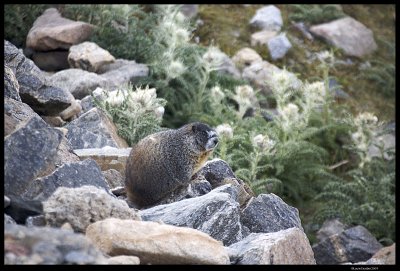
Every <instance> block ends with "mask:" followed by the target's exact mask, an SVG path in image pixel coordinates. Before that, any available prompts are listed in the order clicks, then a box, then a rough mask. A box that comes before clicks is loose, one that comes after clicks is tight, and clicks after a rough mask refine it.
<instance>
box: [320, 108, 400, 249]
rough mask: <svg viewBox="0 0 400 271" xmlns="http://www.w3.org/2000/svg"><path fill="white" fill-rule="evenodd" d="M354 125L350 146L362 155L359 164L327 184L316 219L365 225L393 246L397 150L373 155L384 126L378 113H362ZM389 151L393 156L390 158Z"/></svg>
mask: <svg viewBox="0 0 400 271" xmlns="http://www.w3.org/2000/svg"><path fill="white" fill-rule="evenodd" d="M353 125H354V128H355V131H354V132H353V133H351V139H352V142H351V144H350V146H349V148H350V149H351V150H352V151H354V152H356V153H357V154H358V156H359V158H360V159H359V163H358V165H357V166H356V168H354V169H352V170H350V171H348V172H346V174H345V176H344V178H345V180H337V181H331V182H329V183H327V184H326V185H325V186H324V188H323V190H322V192H321V193H319V194H318V195H317V196H316V198H315V200H316V201H317V202H320V207H319V208H318V211H317V213H316V216H315V218H314V219H315V221H316V222H317V223H322V221H323V220H324V219H327V218H340V219H341V220H342V221H344V222H345V223H349V224H350V223H352V224H356V225H364V226H365V227H366V228H367V229H368V230H370V231H371V232H372V233H373V234H374V235H375V236H376V237H377V238H378V239H379V241H380V242H382V243H383V244H384V245H390V244H392V243H393V240H395V239H394V238H395V159H394V158H395V157H394V156H395V153H394V152H392V150H390V149H387V150H384V149H383V148H382V156H381V157H374V158H372V157H370V156H369V154H368V149H369V148H370V146H371V144H372V142H373V138H374V137H375V136H376V135H377V127H378V125H380V124H379V122H378V119H377V117H376V116H374V115H373V114H371V113H369V112H365V113H361V114H358V115H357V116H356V117H355V118H354V120H353ZM386 152H388V153H389V152H390V155H388V156H387V157H392V158H393V159H389V160H386V159H385V154H386ZM382 221H385V223H382Z"/></svg>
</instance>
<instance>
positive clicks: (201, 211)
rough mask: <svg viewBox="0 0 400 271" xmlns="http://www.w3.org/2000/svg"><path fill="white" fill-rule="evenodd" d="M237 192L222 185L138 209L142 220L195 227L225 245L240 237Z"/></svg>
mask: <svg viewBox="0 0 400 271" xmlns="http://www.w3.org/2000/svg"><path fill="white" fill-rule="evenodd" d="M236 200H237V192H236V190H235V188H234V187H233V186H232V185H225V186H221V187H219V188H217V189H214V190H212V191H211V192H210V193H208V194H205V195H203V196H200V197H196V198H191V199H184V200H181V201H178V202H174V203H170V204H165V205H158V206H155V207H152V208H149V209H145V210H141V211H140V215H141V217H142V219H143V220H144V221H162V222H164V223H166V224H170V225H175V226H181V227H189V228H193V229H198V230H200V231H202V232H205V233H207V234H209V235H210V236H211V237H213V238H215V239H217V240H220V241H222V242H223V243H224V245H230V244H233V243H235V242H237V241H239V240H241V239H242V232H241V231H242V226H241V224H240V213H239V204H238V202H237V201H236Z"/></svg>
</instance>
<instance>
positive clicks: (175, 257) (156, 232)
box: [86, 218, 229, 264]
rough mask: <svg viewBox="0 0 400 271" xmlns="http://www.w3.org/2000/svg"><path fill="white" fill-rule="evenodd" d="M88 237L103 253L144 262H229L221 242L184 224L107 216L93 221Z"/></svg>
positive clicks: (87, 231) (88, 230)
mask: <svg viewBox="0 0 400 271" xmlns="http://www.w3.org/2000/svg"><path fill="white" fill-rule="evenodd" d="M86 236H87V237H88V238H89V239H90V240H92V242H93V243H94V244H95V245H96V246H97V247H99V248H100V249H101V250H102V251H103V252H104V253H106V254H108V255H110V256H120V255H134V256H137V257H139V258H140V263H141V264H229V257H228V253H227V252H226V250H225V248H224V247H223V245H222V243H221V242H219V241H217V240H215V239H213V238H211V237H210V236H208V235H207V234H205V233H203V232H201V231H198V230H194V229H190V228H185V227H176V226H171V225H163V224H159V223H156V222H150V221H135V220H121V219H116V218H108V219H105V220H102V221H98V222H95V223H93V224H91V225H90V226H89V227H88V228H87V229H86Z"/></svg>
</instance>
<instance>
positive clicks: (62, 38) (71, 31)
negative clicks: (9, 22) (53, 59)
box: [26, 8, 94, 51]
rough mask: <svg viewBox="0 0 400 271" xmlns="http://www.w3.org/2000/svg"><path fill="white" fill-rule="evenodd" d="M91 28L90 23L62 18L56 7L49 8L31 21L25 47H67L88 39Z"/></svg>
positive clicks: (35, 48)
mask: <svg viewBox="0 0 400 271" xmlns="http://www.w3.org/2000/svg"><path fill="white" fill-rule="evenodd" d="M93 30H94V28H93V26H92V25H90V24H88V23H85V22H77V21H72V20H70V19H67V18H63V17H61V15H60V13H59V12H58V10H57V9H55V8H49V9H46V10H45V11H44V13H43V14H42V15H41V16H40V17H38V18H37V19H36V21H35V22H34V23H33V26H32V28H31V29H30V30H29V33H28V36H27V39H26V47H29V48H32V49H34V50H36V51H49V50H55V49H69V48H70V47H71V46H72V45H74V44H78V43H81V42H83V41H85V40H87V39H89V37H90V36H91V35H92V33H93Z"/></svg>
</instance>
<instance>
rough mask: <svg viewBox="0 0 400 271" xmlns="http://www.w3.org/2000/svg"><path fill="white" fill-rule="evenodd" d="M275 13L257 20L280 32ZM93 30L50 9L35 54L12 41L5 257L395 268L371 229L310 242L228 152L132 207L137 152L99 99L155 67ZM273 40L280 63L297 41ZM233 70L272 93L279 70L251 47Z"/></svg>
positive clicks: (291, 214) (37, 29)
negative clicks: (112, 47) (132, 162)
mask: <svg viewBox="0 0 400 271" xmlns="http://www.w3.org/2000/svg"><path fill="white" fill-rule="evenodd" d="M265 12H271V13H277V11H276V9H273V8H271V6H268V9H267V8H265V9H263V10H260V11H259V12H257V14H256V15H255V17H254V18H253V20H252V22H251V23H254V24H258V25H261V26H262V27H268V28H269V27H272V28H273V29H269V30H268V31H279V28H280V22H279V19H274V21H273V22H270V21H267V22H266V21H264V20H263V15H262V14H264V13H265ZM346 20H351V23H352V24H354V25H355V27H357V26H358V27H361V31H367V30H365V28H363V27H362V26H359V23H357V22H354V21H353V19H351V18H348V19H346ZM50 22H51V23H50ZM338 23H340V22H338ZM323 27H327V26H319V28H318V27H316V28H314V29H313V30H312V31H311V32H318V31H320V32H321V31H322V30H321V29H323ZM263 31H266V30H263ZM355 31H356V30H355ZM91 32H92V26H90V25H88V24H85V23H82V22H75V21H71V20H69V19H66V18H63V17H61V16H60V14H59V13H58V12H57V10H55V9H48V10H46V11H45V12H44V14H43V15H42V16H41V17H39V18H38V19H37V21H36V22H35V24H34V25H33V27H32V29H31V31H30V32H29V34H28V37H27V46H28V47H29V50H30V52H31V53H32V52H33V53H32V54H31V55H30V57H31V58H32V59H33V61H32V60H31V59H30V58H28V57H26V56H25V55H24V53H23V51H22V50H20V49H18V48H16V47H15V46H14V45H13V44H11V43H10V42H8V41H7V40H5V41H4V70H5V74H4V84H5V86H4V90H5V91H4V120H5V122H4V128H5V129H4V130H5V133H4V162H5V163H4V176H5V179H4V205H5V209H4V210H5V213H4V263H5V264H224V265H225V264H232V265H237V264H345V263H347V264H353V263H354V264H356V263H359V264H393V263H394V250H395V249H394V245H393V246H391V247H386V248H382V245H381V244H380V243H379V242H378V241H377V240H376V239H375V238H374V237H373V236H372V235H371V234H370V233H369V232H368V231H367V230H366V229H365V228H364V227H362V226H356V227H346V226H344V225H342V224H340V222H338V221H334V222H332V221H328V222H327V223H326V225H324V227H323V228H322V229H321V230H320V237H319V242H318V243H317V244H313V245H311V244H310V242H309V240H308V238H307V236H306V234H305V233H304V230H303V226H302V223H301V220H300V217H299V212H298V210H297V209H296V208H295V207H293V206H289V205H288V204H286V203H285V202H284V201H283V200H282V199H281V198H280V197H278V196H277V195H274V194H260V195H258V196H257V197H256V196H255V195H254V194H253V193H252V191H251V190H250V189H249V188H248V187H247V186H246V185H245V184H244V183H243V181H242V180H240V179H238V178H237V177H236V176H235V175H234V173H233V172H232V169H231V168H230V167H229V165H228V164H227V163H226V162H225V161H223V160H220V159H214V160H211V161H208V162H207V164H206V165H205V166H204V168H203V169H202V170H201V171H200V172H198V174H196V176H194V178H193V180H192V182H191V183H190V185H189V186H188V187H186V188H184V189H181V190H180V191H176V192H175V193H174V194H173V195H171V196H169V197H168V198H166V199H164V200H163V201H162V202H160V203H159V204H158V205H156V206H153V207H151V208H147V209H142V210H137V209H135V208H132V207H130V206H129V205H128V203H127V201H126V197H125V194H124V188H123V186H124V175H125V163H126V159H127V156H128V155H129V151H130V148H129V147H128V145H127V143H126V142H125V140H124V139H122V138H121V137H119V136H118V134H117V131H116V127H115V125H114V124H113V123H112V121H111V120H110V119H109V118H108V117H107V115H105V113H104V112H102V111H101V110H100V109H99V108H97V107H96V106H95V104H94V103H93V95H95V94H96V91H97V92H99V91H100V90H101V89H108V90H112V89H113V88H115V87H116V86H118V85H121V84H123V83H127V82H133V83H134V82H135V80H136V79H137V78H139V77H143V76H147V75H148V72H149V68H148V67H147V66H146V65H144V64H141V63H136V62H135V61H132V60H124V59H115V58H114V57H113V56H112V55H111V54H110V53H109V52H108V51H107V50H106V49H107V48H100V47H98V46H97V45H96V44H94V43H91V42H88V41H87V40H88V39H89V37H90V34H91ZM322 32H323V33H326V32H327V31H322ZM322 32H321V33H322ZM367 32H368V31H367ZM263 35H267V34H266V33H263ZM263 35H261V34H260V35H258V36H257V37H256V38H255V42H259V40H260V39H261V42H262V40H263V39H262V37H263ZM321 35H322V34H321ZM355 36H357V35H355ZM365 38H366V39H367V40H368V43H367V42H365V43H364V45H365V48H364V47H363V48H358V50H359V51H357V52H353V51H351V50H352V48H353V47H354V46H353V47H352V45H351V44H350V45H349V44H347V46H350V47H351V48H349V50H350V52H351V53H355V54H363V53H365V52H368V50H374V46H373V38H371V36H369V35H368V33H367V34H365ZM266 42H267V43H268V44H269V48H270V49H271V50H272V51H273V53H272V55H273V56H275V57H276V58H279V57H281V56H282V55H284V54H285V52H284V50H283V49H282V48H287V47H288V48H289V47H290V46H289V45H288V41H287V39H285V35H284V34H278V33H277V34H276V35H274V38H273V40H272V41H271V40H269V41H266ZM283 45H284V46H283ZM286 45H287V46H286ZM285 46H286V47H285ZM274 48H275V49H274ZM274 50H276V51H274ZM360 50H361V51H360ZM224 65H226V70H227V71H230V72H231V73H232V74H236V76H239V77H243V78H247V79H249V80H251V81H253V82H254V83H255V84H259V86H260V87H262V88H266V86H265V84H264V83H263V82H264V81H265V79H266V78H268V76H270V74H271V72H272V71H273V70H277V69H278V70H279V68H278V67H276V66H274V65H273V64H270V63H269V62H267V61H264V60H262V58H261V57H260V56H259V55H258V54H257V53H255V52H254V51H252V50H251V49H250V48H244V49H243V50H241V51H240V52H238V53H237V54H236V55H235V56H234V57H233V58H232V59H230V58H229V57H228V56H227V58H226V62H225V64H224ZM48 71H52V72H48ZM292 76H293V84H296V82H297V80H298V79H297V78H296V76H295V75H294V74H293V75H292ZM265 91H268V90H267V89H265Z"/></svg>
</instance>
